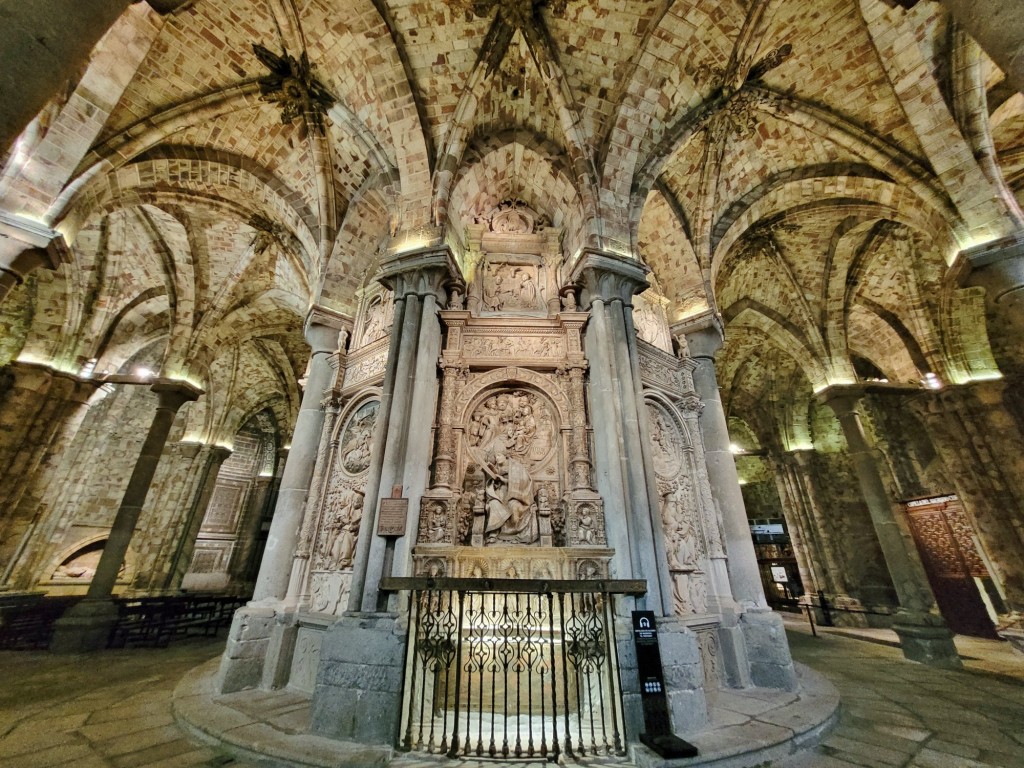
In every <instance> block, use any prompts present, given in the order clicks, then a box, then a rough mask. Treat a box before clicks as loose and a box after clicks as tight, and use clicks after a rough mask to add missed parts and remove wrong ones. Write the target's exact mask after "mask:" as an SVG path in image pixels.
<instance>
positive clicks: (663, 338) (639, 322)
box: [633, 294, 672, 352]
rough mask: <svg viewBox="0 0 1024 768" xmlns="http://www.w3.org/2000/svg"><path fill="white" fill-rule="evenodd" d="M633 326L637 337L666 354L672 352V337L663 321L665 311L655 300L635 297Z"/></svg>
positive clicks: (644, 296) (645, 295)
mask: <svg viewBox="0 0 1024 768" xmlns="http://www.w3.org/2000/svg"><path fill="white" fill-rule="evenodd" d="M633 325H634V326H635V327H636V334H637V336H638V337H640V338H641V339H643V340H644V341H646V342H647V343H648V344H653V345H654V346H656V347H657V348H658V349H663V350H665V351H666V352H671V351H672V335H671V334H670V333H669V330H668V323H667V322H666V320H665V311H664V309H662V307H661V305H660V303H658V300H657V299H656V298H648V296H647V294H644V295H643V296H639V297H637V299H636V300H635V301H634V304H633Z"/></svg>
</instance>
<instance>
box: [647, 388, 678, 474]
mask: <svg viewBox="0 0 1024 768" xmlns="http://www.w3.org/2000/svg"><path fill="white" fill-rule="evenodd" d="M647 419H648V422H649V423H650V427H651V458H652V459H653V461H654V471H655V473H656V474H658V475H659V476H661V477H666V478H671V477H675V476H676V475H677V474H678V473H679V470H680V468H681V466H682V447H683V441H682V438H681V437H680V435H679V429H678V427H677V426H676V423H675V420H674V419H673V418H672V417H671V416H669V415H668V414H667V413H666V412H665V411H664V410H663V409H662V408H661V407H660V406H657V405H655V404H653V403H647Z"/></svg>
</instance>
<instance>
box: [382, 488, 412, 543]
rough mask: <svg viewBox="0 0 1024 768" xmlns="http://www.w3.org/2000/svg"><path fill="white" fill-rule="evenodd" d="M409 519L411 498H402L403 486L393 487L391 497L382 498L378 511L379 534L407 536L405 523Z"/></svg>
mask: <svg viewBox="0 0 1024 768" xmlns="http://www.w3.org/2000/svg"><path fill="white" fill-rule="evenodd" d="M408 519H409V500H408V499H403V498H402V486H400V485H396V486H395V487H394V488H392V489H391V498H387V497H383V498H381V500H380V510H379V511H378V512H377V535H378V536H405V524H406V521H407V520H408Z"/></svg>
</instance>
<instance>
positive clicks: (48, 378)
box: [0, 362, 99, 583]
mask: <svg viewBox="0 0 1024 768" xmlns="http://www.w3.org/2000/svg"><path fill="white" fill-rule="evenodd" d="M8 370H10V371H11V372H12V373H13V382H12V385H11V387H10V388H9V389H7V390H6V391H5V392H4V393H3V394H2V396H0V477H3V478H4V482H3V483H0V509H3V510H5V512H4V514H3V515H0V563H4V564H5V567H4V569H3V573H4V577H3V579H2V580H0V583H3V582H6V581H7V578H8V577H9V576H10V574H11V572H12V571H13V569H14V565H15V562H16V561H17V559H18V557H19V555H20V552H21V551H22V550H23V549H24V545H25V543H27V540H26V538H25V535H26V533H28V532H30V531H31V529H32V528H33V526H34V519H35V518H36V516H37V512H38V508H37V506H36V505H34V504H28V503H25V504H23V503H22V500H23V499H25V501H26V502H29V501H30V500H31V498H28V497H32V496H33V493H32V492H33V490H35V491H38V490H39V488H40V487H41V486H43V485H45V484H46V483H47V482H49V480H50V478H49V477H48V476H47V469H52V465H53V464H54V463H55V462H56V461H57V460H58V459H59V457H60V456H61V454H62V452H63V450H64V448H66V447H67V445H68V443H70V441H71V440H72V439H73V438H74V436H75V433H76V432H77V430H78V428H79V426H81V423H82V420H83V419H84V418H85V415H86V413H87V412H88V403H89V398H90V397H91V396H92V395H93V393H95V391H96V388H97V387H98V386H99V384H98V383H97V382H94V381H92V380H89V379H81V378H79V377H77V376H74V375H72V374H69V373H65V372H62V371H57V370H54V369H53V368H50V367H48V366H44V365H37V364H34V363H22V362H12V363H10V364H9V365H8ZM26 494H28V497H26Z"/></svg>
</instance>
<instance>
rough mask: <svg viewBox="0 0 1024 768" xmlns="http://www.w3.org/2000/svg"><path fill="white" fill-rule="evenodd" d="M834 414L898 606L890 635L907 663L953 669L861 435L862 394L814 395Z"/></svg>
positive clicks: (908, 544)
mask: <svg viewBox="0 0 1024 768" xmlns="http://www.w3.org/2000/svg"><path fill="white" fill-rule="evenodd" d="M819 397H820V398H821V400H822V401H823V402H825V403H826V404H827V405H828V406H829V407H830V408H831V409H832V411H833V412H834V413H835V415H836V418H837V419H838V420H839V424H840V426H841V427H842V430H843V436H844V437H845V438H846V444H847V446H848V449H849V455H850V460H851V461H852V463H853V467H854V471H855V472H856V475H857V482H858V484H859V485H860V490H861V493H862V495H863V496H864V502H865V504H866V505H867V507H868V512H869V514H870V515H871V522H872V525H873V526H874V529H875V534H876V535H877V537H878V542H879V544H880V545H881V548H882V554H883V556H884V557H885V564H886V568H887V569H888V571H889V575H890V577H891V578H892V582H893V586H894V587H895V588H896V594H897V596H898V598H899V601H900V608H899V610H898V611H897V612H896V617H895V622H894V623H893V627H892V628H893V630H895V632H896V634H897V635H899V638H900V646H901V647H902V649H903V655H904V656H906V657H907V658H908V659H910V660H912V661H919V662H922V663H925V664H932V665H935V666H943V667H951V668H959V667H960V666H961V664H960V657H959V656H958V655H957V652H956V648H955V646H954V645H953V633H952V632H950V631H949V629H948V627H946V623H945V621H943V619H942V617H941V616H940V615H939V614H938V611H937V609H936V607H935V596H934V594H933V593H932V589H931V586H930V585H929V583H928V577H927V575H926V574H925V570H924V566H923V565H922V563H921V559H920V557H919V556H918V553H917V550H916V548H915V546H914V543H913V540H912V539H911V537H910V533H909V531H907V530H905V529H904V527H903V526H901V525H900V522H899V520H898V519H897V517H896V513H895V511H894V509H893V505H892V502H891V500H890V499H889V495H888V493H887V492H886V490H885V483H884V481H883V480H882V473H881V466H880V457H878V456H877V455H876V452H875V450H874V448H873V446H872V445H871V441H870V439H869V438H868V435H867V433H866V432H865V430H864V425H863V423H862V418H861V414H860V409H861V408H863V407H864V406H863V400H862V398H863V390H862V388H857V387H843V388H838V387H830V388H829V389H826V390H825V391H824V392H823V393H821V394H820V395H819Z"/></svg>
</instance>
